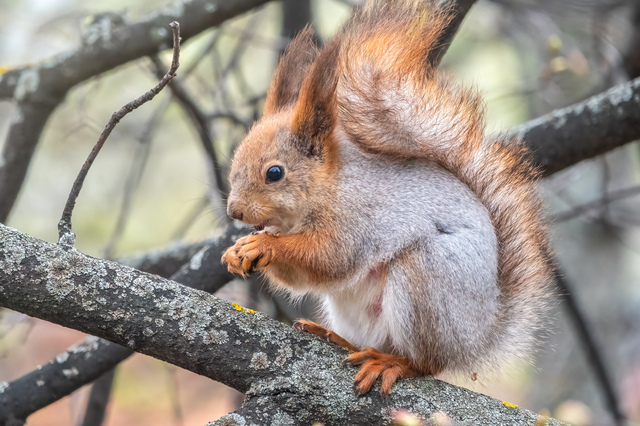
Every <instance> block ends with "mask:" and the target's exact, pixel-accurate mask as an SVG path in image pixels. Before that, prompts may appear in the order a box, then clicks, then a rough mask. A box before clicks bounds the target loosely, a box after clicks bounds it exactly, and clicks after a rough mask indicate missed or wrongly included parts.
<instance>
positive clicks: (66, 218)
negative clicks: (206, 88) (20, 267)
mask: <svg viewBox="0 0 640 426" xmlns="http://www.w3.org/2000/svg"><path fill="white" fill-rule="evenodd" d="M169 25H170V26H171V29H172V30H173V59H172V61H171V68H169V71H167V73H166V74H165V75H164V76H163V77H162V79H161V80H160V83H158V84H157V85H156V86H155V87H154V88H152V89H151V90H149V91H148V92H146V93H145V94H143V95H142V96H140V97H138V98H136V99H134V100H133V101H131V102H129V103H128V104H126V105H125V106H123V107H122V108H120V109H119V110H118V111H116V112H114V113H113V115H112V116H111V119H110V120H109V122H108V123H107V125H106V126H105V128H104V130H103V131H102V134H101V135H100V137H99V138H98V142H97V143H96V144H95V146H94V147H93V149H92V150H91V153H90V154H89V157H87V160H86V161H85V162H84V164H83V165H82V169H81V170H80V173H78V177H76V180H75V181H74V182H73V187H72V188H71V192H70V193H69V198H68V199H67V203H66V204H65V206H64V211H63V212H62V217H61V218H60V222H59V223H58V235H59V241H58V242H59V244H62V245H65V246H69V247H73V245H74V244H75V236H74V235H73V232H71V214H72V213H73V208H74V206H75V204H76V200H77V198H78V196H79V195H80V190H81V189H82V185H83V183H84V179H85V178H86V177H87V173H89V169H90V168H91V165H92V164H93V162H94V161H95V159H96V157H97V156H98V154H99V153H100V150H101V149H102V147H103V146H104V144H105V142H106V141H107V138H108V137H109V135H110V134H111V132H112V131H113V129H114V128H115V127H116V125H117V124H118V123H119V122H120V120H122V119H123V118H124V117H125V116H126V115H127V114H129V113H130V112H131V111H133V110H134V109H136V108H138V107H140V106H142V105H144V104H145V103H147V102H149V101H150V100H152V99H153V98H154V97H155V96H156V95H157V94H158V93H160V91H161V90H162V89H164V87H165V86H166V85H167V84H169V82H170V81H171V80H172V79H173V77H175V75H176V71H177V70H178V67H179V66H180V24H178V22H175V21H174V22H172V23H171V24H169Z"/></svg>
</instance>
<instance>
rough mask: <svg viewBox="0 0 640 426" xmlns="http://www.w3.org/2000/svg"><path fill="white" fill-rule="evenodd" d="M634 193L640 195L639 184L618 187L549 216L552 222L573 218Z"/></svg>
mask: <svg viewBox="0 0 640 426" xmlns="http://www.w3.org/2000/svg"><path fill="white" fill-rule="evenodd" d="M635 195H640V185H639V186H633V187H631V188H625V189H620V190H618V191H611V192H610V193H608V194H606V195H605V196H604V197H602V198H599V199H597V200H594V201H591V202H588V203H585V204H582V205H579V206H576V207H574V208H572V209H571V210H568V211H566V212H562V213H558V214H555V215H553V216H552V217H551V219H552V220H553V221H554V222H564V221H567V220H570V219H574V218H576V217H578V216H580V215H583V214H586V213H588V212H590V211H592V210H600V209H602V207H603V206H606V205H608V204H609V203H612V202H614V201H618V200H622V199H625V198H629V197H633V196H635Z"/></svg>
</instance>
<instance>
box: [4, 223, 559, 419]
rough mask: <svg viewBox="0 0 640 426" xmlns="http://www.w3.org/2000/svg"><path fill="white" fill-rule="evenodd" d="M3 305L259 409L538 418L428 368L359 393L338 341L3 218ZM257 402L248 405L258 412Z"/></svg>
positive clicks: (316, 414)
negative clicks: (198, 379) (35, 234)
mask: <svg viewBox="0 0 640 426" xmlns="http://www.w3.org/2000/svg"><path fill="white" fill-rule="evenodd" d="M0 305H1V306H5V307H8V308H10V309H14V310H17V311H19V312H23V313H26V314H28V315H31V316H34V317H37V318H42V319H45V320H48V321H52V322H55V323H57V324H61V325H64V326H68V327H72V328H74V329H77V330H81V331H84V332H86V333H91V334H94V335H97V336H100V337H103V338H106V339H108V340H111V341H113V342H115V343H118V344H123V345H126V346H128V347H130V348H131V349H134V350H136V351H138V352H141V353H145V354H147V355H151V356H154V357H156V358H159V359H162V360H165V361H167V362H170V363H173V364H175V365H178V366H180V367H183V368H186V369H188V370H190V371H193V372H195V373H198V374H202V375H204V376H207V377H210V378H212V379H214V380H218V381H221V382H223V383H225V384H227V385H229V386H232V387H234V388H236V389H238V390H240V391H242V392H247V394H248V396H249V404H250V406H251V407H252V408H253V407H255V410H262V411H263V412H269V413H271V414H273V415H274V416H280V417H283V418H286V416H289V417H291V416H295V417H293V418H295V419H297V421H298V422H303V423H304V422H308V423H312V422H313V421H319V422H322V423H324V424H327V425H329V424H379V423H381V422H383V421H388V419H389V418H390V415H391V411H392V409H393V408H405V409H408V410H409V411H412V412H413V413H416V414H419V415H421V416H423V417H425V418H428V417H429V416H430V415H431V414H432V413H433V412H434V411H436V410H439V411H442V412H444V413H446V414H448V415H449V416H451V417H452V418H453V419H454V420H458V421H464V422H466V423H469V424H485V423H486V422H487V421H488V420H489V419H491V421H493V422H497V423H501V422H502V423H505V424H532V423H533V422H534V421H535V420H536V418H537V416H536V414H534V413H531V412H528V411H526V410H519V409H514V408H510V407H507V406H505V405H504V404H503V403H501V402H500V401H496V400H494V399H492V398H489V397H486V396H484V395H479V394H475V393H473V392H471V391H469V390H466V389H462V388H458V387H455V386H452V385H449V384H447V383H444V382H440V381H438V380H435V379H431V378H422V379H413V380H405V381H402V382H401V383H399V385H398V386H397V387H396V388H395V390H394V392H393V393H392V394H391V395H390V396H389V397H387V398H386V399H382V397H380V396H379V395H378V394H377V393H371V394H369V395H367V397H366V398H358V397H356V396H355V395H354V394H353V392H352V391H351V385H352V383H353V375H354V372H355V368H352V367H342V365H341V360H342V358H343V357H344V355H345V352H344V350H343V349H341V348H337V347H334V346H332V345H329V344H327V343H326V342H323V341H321V340H320V339H317V338H315V337H312V336H309V335H307V334H303V333H300V332H298V331H296V330H295V329H293V328H290V327H287V326H285V325H283V324H281V323H279V322H277V321H274V320H272V319H270V318H268V317H267V316H265V315H263V314H261V313H251V312H247V311H246V310H243V309H240V308H239V307H237V308H234V307H232V306H231V305H229V304H228V303H227V302H224V301H222V300H220V299H217V298H216V297H214V296H211V295H209V294H207V293H203V292H200V291H196V290H192V289H189V288H187V287H185V286H182V285H180V284H177V283H175V282H172V281H168V280H165V279H162V278H160V277H156V276H151V275H148V274H145V273H142V272H139V271H137V270H134V269H131V268H128V267H125V266H122V265H119V264H117V263H113V262H108V261H104V260H99V259H94V258H90V257H88V256H85V255H83V254H81V253H79V252H77V251H76V250H74V249H67V250H65V249H64V248H62V247H61V246H57V245H54V244H49V243H45V242H43V241H39V240H36V239H34V238H31V237H28V236H26V235H23V234H20V233H19V232H18V231H16V230H13V229H11V228H8V227H6V226H4V225H0ZM168 342H170V343H169V344H168ZM460 401H464V403H463V404H461V403H460ZM265 402H266V403H268V404H267V405H268V406H264V405H263V404H262V403H265ZM301 407H304V408H305V410H300V408H301ZM255 410H250V411H246V412H245V413H246V414H247V415H250V416H252V417H255V416H256V415H257V414H254V413H256V411H255ZM298 410H300V411H298ZM235 415H240V414H235ZM549 424H557V423H553V422H552V423H549Z"/></svg>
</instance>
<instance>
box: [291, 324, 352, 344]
mask: <svg viewBox="0 0 640 426" xmlns="http://www.w3.org/2000/svg"><path fill="white" fill-rule="evenodd" d="M293 326H294V327H295V328H296V330H300V331H304V332H307V333H311V334H314V335H316V336H318V337H320V338H321V339H324V340H326V341H327V342H331V343H335V344H336V345H338V346H342V347H343V348H345V349H346V350H348V351H351V352H355V351H358V350H359V348H358V347H357V346H354V345H352V344H351V343H349V342H348V341H347V340H345V339H343V338H342V337H340V336H339V335H338V334H336V333H334V332H333V331H331V330H327V329H326V328H324V327H322V326H321V325H318V324H316V323H315V322H313V321H309V320H305V319H299V320H297V321H296V322H294V323H293Z"/></svg>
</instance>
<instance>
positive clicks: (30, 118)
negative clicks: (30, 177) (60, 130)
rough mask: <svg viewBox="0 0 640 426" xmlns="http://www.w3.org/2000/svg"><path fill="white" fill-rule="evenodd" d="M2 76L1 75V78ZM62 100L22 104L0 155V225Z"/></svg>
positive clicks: (19, 104) (16, 195)
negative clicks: (42, 135)
mask: <svg viewBox="0 0 640 426" xmlns="http://www.w3.org/2000/svg"><path fill="white" fill-rule="evenodd" d="M0 77H1V76H0ZM61 101H62V98H58V99H50V100H49V101H48V102H30V103H18V112H17V114H16V116H15V117H14V119H13V122H12V123H11V126H10V127H9V133H8V134H7V139H6V142H5V144H4V146H3V147H2V153H0V223H4V222H6V220H7V217H8V216H9V212H10V211H11V208H12V207H13V203H14V202H15V200H16V198H17V197H18V192H20V187H21V186H22V182H23V181H24V178H25V176H26V174H27V168H28V166H29V162H30V161H31V157H32V156H33V152H34V151H35V149H36V144H37V142H38V139H39V138H40V134H41V133H42V129H43V128H44V126H45V124H46V123H47V120H48V119H49V116H50V115H51V113H52V112H53V110H54V109H55V107H56V105H57V104H58V103H59V102H61Z"/></svg>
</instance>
